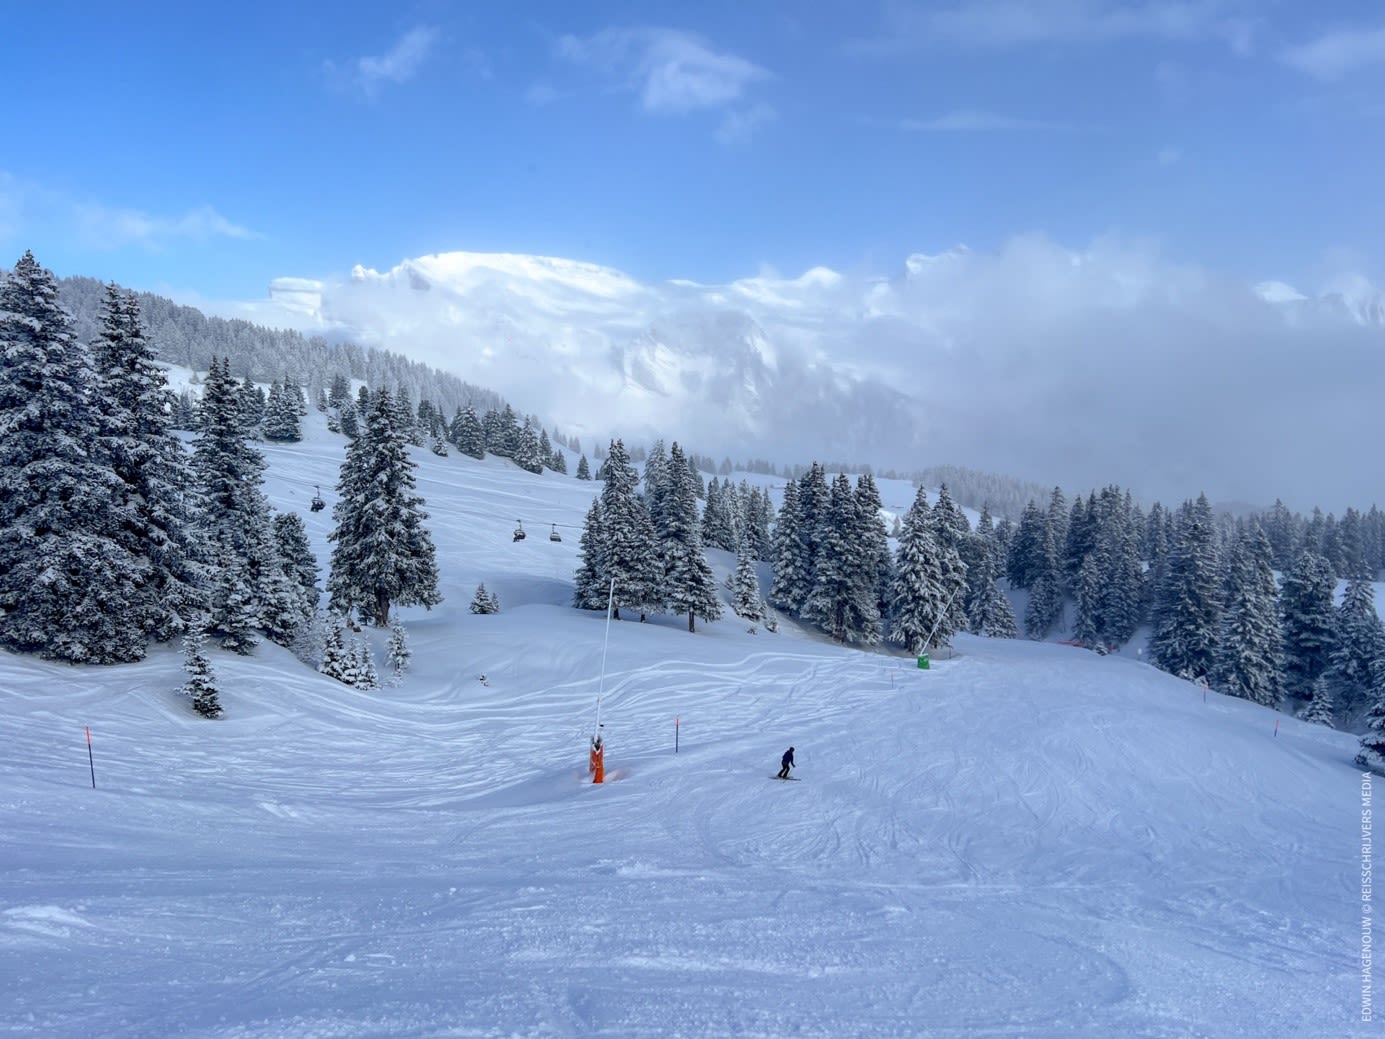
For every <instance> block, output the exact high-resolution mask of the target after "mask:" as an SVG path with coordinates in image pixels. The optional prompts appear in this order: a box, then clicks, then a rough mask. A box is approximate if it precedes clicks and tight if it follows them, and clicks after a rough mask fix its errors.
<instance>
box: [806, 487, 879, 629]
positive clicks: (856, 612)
mask: <svg viewBox="0 0 1385 1039" xmlns="http://www.w3.org/2000/svg"><path fill="white" fill-rule="evenodd" d="M875 518H876V520H877V521H878V518H879V517H878V516H877V517H875ZM864 530H865V523H864V521H863V517H862V515H861V508H860V501H859V499H858V498H857V497H856V495H855V493H854V492H853V491H852V488H851V481H850V480H849V479H848V478H847V477H846V474H844V473H841V474H838V475H837V477H836V479H834V480H833V481H832V490H831V496H830V498H829V499H828V505H827V510H826V513H825V515H824V517H823V520H822V522H821V523H820V524H819V526H818V538H819V540H818V551H817V559H816V565H815V567H814V570H813V588H812V591H811V592H809V593H808V598H807V599H806V600H805V601H804V603H803V611H802V614H803V619H804V620H806V621H808V622H810V623H813V624H817V625H818V626H819V627H821V628H822V629H823V630H825V631H826V632H827V633H828V634H830V635H831V636H832V637H833V638H834V639H836V640H837V641H838V642H861V643H864V644H866V645H874V644H875V643H877V642H879V641H880V634H881V633H880V607H879V602H878V596H877V593H876V578H877V575H878V567H877V562H878V560H877V559H876V557H875V555H874V553H873V551H872V549H873V547H874V546H872V545H870V544H869V542H868V541H867V543H866V544H864V545H863V544H862V542H863V540H865V539H863V537H862V535H863V532H864Z"/></svg>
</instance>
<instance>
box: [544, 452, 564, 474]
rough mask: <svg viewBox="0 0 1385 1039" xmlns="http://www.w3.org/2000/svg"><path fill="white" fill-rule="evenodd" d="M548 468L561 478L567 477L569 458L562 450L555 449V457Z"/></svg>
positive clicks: (553, 456)
mask: <svg viewBox="0 0 1385 1039" xmlns="http://www.w3.org/2000/svg"><path fill="white" fill-rule="evenodd" d="M548 468H550V469H552V470H553V471H554V472H555V473H558V474H559V475H561V476H566V475H567V456H566V455H565V454H563V450H562V448H560V447H555V448H554V449H553V455H552V457H551V459H550V460H549V463H548Z"/></svg>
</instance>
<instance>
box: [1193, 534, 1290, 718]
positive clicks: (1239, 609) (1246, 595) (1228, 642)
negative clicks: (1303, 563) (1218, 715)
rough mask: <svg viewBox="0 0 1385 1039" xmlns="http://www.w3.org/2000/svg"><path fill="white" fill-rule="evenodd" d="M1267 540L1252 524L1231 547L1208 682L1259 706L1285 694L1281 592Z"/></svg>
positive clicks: (1276, 702) (1275, 701) (1274, 704)
mask: <svg viewBox="0 0 1385 1039" xmlns="http://www.w3.org/2000/svg"><path fill="white" fill-rule="evenodd" d="M1273 565H1274V564H1273V554H1272V551H1271V549H1270V543H1269V540H1268V539H1267V538H1266V537H1265V535H1264V534H1263V533H1262V532H1261V531H1260V530H1259V528H1255V529H1254V530H1252V531H1248V532H1246V533H1245V534H1243V535H1242V536H1241V537H1240V538H1239V539H1238V540H1237V542H1236V545H1235V547H1234V549H1233V550H1232V559H1231V567H1230V570H1229V575H1228V576H1229V581H1228V586H1227V594H1226V609H1225V611H1224V613H1223V617H1222V626H1221V636H1220V638H1219V639H1218V640H1217V647H1216V653H1215V655H1214V658H1213V666H1212V672H1211V675H1210V681H1211V684H1212V685H1213V686H1214V687H1216V688H1217V689H1218V690H1220V691H1221V692H1224V693H1230V694H1231V695H1232V696H1239V697H1241V698H1242V699H1244V700H1250V701H1251V702H1252V703H1258V704H1260V705H1261V706H1262V707H1278V706H1279V702H1280V700H1281V699H1283V696H1284V683H1283V661H1282V658H1281V653H1280V646H1281V640H1280V624H1279V598H1278V591H1277V589H1276V587H1275V583H1274V570H1273Z"/></svg>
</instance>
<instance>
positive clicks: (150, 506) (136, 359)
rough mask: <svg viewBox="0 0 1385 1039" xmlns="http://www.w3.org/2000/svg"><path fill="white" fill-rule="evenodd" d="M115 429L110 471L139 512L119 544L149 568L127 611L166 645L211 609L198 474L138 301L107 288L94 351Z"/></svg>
mask: <svg viewBox="0 0 1385 1039" xmlns="http://www.w3.org/2000/svg"><path fill="white" fill-rule="evenodd" d="M92 356H93V360H94V362H95V365H96V369H97V377H98V384H99V390H100V403H99V405H98V406H99V408H100V410H101V411H102V412H103V413H104V416H105V419H106V423H107V426H108V428H111V429H114V430H115V431H117V432H116V433H115V435H114V436H112V437H109V438H108V439H107V441H106V442H107V444H108V445H110V447H111V450H110V452H109V456H110V464H111V467H112V468H113V469H114V470H115V473H116V475H117V476H119V477H120V479H121V481H122V483H123V484H124V486H125V490H126V492H127V493H128V494H129V495H130V498H131V504H132V508H131V510H130V511H129V512H128V513H126V514H125V518H126V520H127V524H126V525H125V526H124V527H123V528H122V529H121V531H120V534H119V536H120V537H121V539H122V540H123V541H124V543H125V547H126V549H127V550H128V551H130V552H132V553H135V554H138V555H140V556H142V557H144V559H146V560H147V561H148V570H147V571H146V574H145V576H144V578H143V580H142V581H141V584H140V587H139V590H138V594H137V596H136V598H135V599H134V600H132V601H131V602H130V603H129V605H128V607H127V609H129V610H130V611H131V612H132V613H134V614H135V616H136V617H137V619H138V621H139V623H140V626H141V627H142V629H143V630H144V632H145V633H146V634H147V635H149V636H150V637H152V638H154V639H157V640H158V641H161V642H162V641H167V640H168V639H171V638H172V637H173V636H174V635H175V634H176V633H177V632H179V631H182V630H185V628H186V625H187V623H188V622H189V620H191V619H193V618H201V616H202V614H203V612H204V609H205V605H206V603H205V596H204V594H203V591H202V587H201V586H202V581H203V575H202V573H201V570H200V568H199V566H198V562H197V560H198V556H199V553H200V548H199V546H198V544H197V538H196V528H195V517H196V509H195V507H194V505H193V504H192V501H193V496H194V491H193V487H192V470H191V468H190V466H189V463H188V456H187V452H186V451H185V450H184V449H183V445H182V443H181V441H179V439H178V437H177V436H176V435H175V434H174V432H173V412H174V397H173V394H172V392H171V391H170V390H169V388H168V378H167V376H166V375H165V373H164V369H163V368H162V367H160V366H159V365H158V364H157V363H156V362H155V360H154V350H153V348H152V347H151V346H150V344H149V341H148V339H147V337H146V336H145V334H144V327H143V322H142V320H141V317H140V310H139V304H138V302H137V301H136V299H135V297H134V295H133V294H132V293H126V292H122V291H120V290H119V289H117V288H116V287H115V286H114V285H109V286H107V289H106V297H105V300H104V302H103V305H102V311H101V327H100V331H99V332H98V334H97V336H96V338H95V340H94V342H93V343H92Z"/></svg>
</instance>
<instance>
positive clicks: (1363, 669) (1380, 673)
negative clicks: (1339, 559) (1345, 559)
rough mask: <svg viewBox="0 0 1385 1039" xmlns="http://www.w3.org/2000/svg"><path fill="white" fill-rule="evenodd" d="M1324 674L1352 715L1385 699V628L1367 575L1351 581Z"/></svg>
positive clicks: (1341, 707) (1339, 702)
mask: <svg viewBox="0 0 1385 1039" xmlns="http://www.w3.org/2000/svg"><path fill="white" fill-rule="evenodd" d="M1323 674H1324V675H1325V676H1326V678H1327V681H1328V684H1329V686H1330V687H1331V690H1332V696H1333V699H1334V701H1335V702H1336V706H1337V708H1338V709H1339V710H1340V711H1342V712H1344V713H1345V714H1347V715H1348V716H1350V715H1352V713H1353V712H1356V711H1360V710H1361V709H1363V708H1368V707H1370V706H1371V705H1373V704H1375V703H1377V702H1378V701H1380V700H1382V699H1385V627H1382V625H1381V622H1380V615H1379V614H1378V613H1377V612H1376V609H1375V587H1374V585H1373V584H1372V583H1371V582H1370V581H1368V580H1366V578H1365V577H1362V576H1358V577H1354V578H1352V579H1351V580H1349V581H1347V586H1346V591H1345V592H1343V593H1342V603H1341V605H1340V606H1338V607H1337V614H1336V624H1335V626H1334V628H1333V637H1332V653H1331V654H1330V656H1329V658H1328V666H1327V670H1326V671H1325V672H1323Z"/></svg>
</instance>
